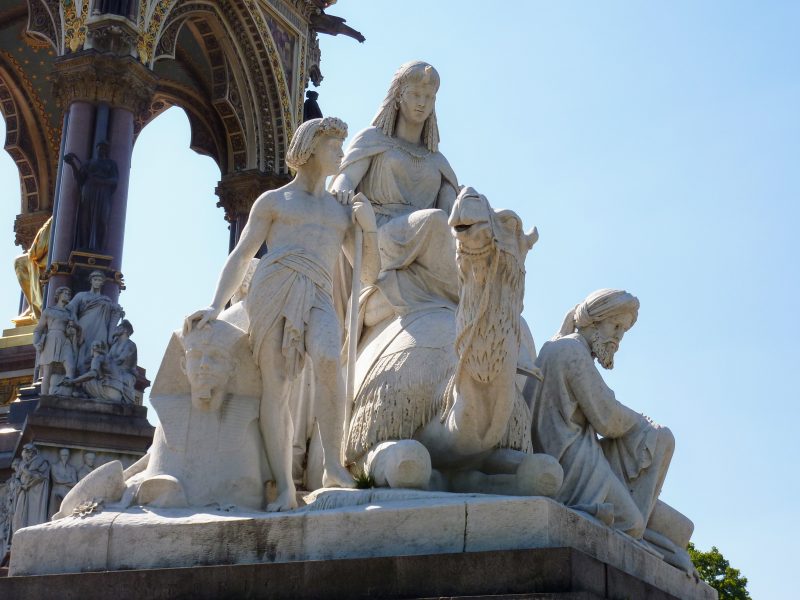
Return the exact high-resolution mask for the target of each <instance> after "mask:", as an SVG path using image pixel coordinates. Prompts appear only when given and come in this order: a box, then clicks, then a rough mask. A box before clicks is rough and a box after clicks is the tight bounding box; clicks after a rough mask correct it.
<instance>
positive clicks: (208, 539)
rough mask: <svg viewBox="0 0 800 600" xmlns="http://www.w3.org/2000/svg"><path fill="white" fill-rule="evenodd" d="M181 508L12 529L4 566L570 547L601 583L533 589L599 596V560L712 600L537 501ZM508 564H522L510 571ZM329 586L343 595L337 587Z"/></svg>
mask: <svg viewBox="0 0 800 600" xmlns="http://www.w3.org/2000/svg"><path fill="white" fill-rule="evenodd" d="M340 493H344V492H340ZM417 493H419V492H417ZM312 506H313V505H312ZM192 512H193V511H192V510H191V509H155V510H145V509H141V508H138V509H130V510H128V511H126V512H122V513H116V512H101V513H100V514H98V515H96V516H90V517H87V518H84V519H79V518H74V517H73V518H66V519H61V520H59V521H56V522H51V523H46V524H43V525H38V526H36V527H30V528H27V529H22V530H20V531H18V532H17V533H16V534H15V538H14V547H13V552H12V562H11V574H12V575H14V576H21V575H33V574H51V573H69V572H79V571H104V570H122V569H153V568H174V567H193V566H198V565H225V564H236V563H238V564H246V563H287V562H296V561H318V560H325V561H331V562H329V563H325V564H328V565H331V567H330V568H331V569H333V568H334V566H333V565H335V564H337V563H339V562H341V561H338V560H334V559H342V558H353V559H355V558H357V559H364V558H376V557H396V556H404V555H430V554H441V555H448V554H452V553H459V554H464V553H465V554H467V555H469V554H477V553H482V552H484V551H489V550H493V551H501V550H529V549H532V548H539V549H542V548H549V549H551V550H552V549H553V548H572V549H574V550H577V551H579V552H580V553H585V554H586V560H589V563H587V565H585V566H583V567H581V569H579V571H580V573H582V574H583V575H582V576H585V577H588V579H587V581H598V582H602V587H595V588H589V587H587V586H588V584H586V585H584V587H583V588H575V587H574V585H572V584H571V583H569V582H568V581H567V582H566V583H564V584H563V586H562V587H559V588H558V589H549V590H548V589H541V591H552V592H556V591H559V592H560V591H563V592H568V591H589V592H591V593H594V594H597V595H598V597H605V596H603V594H605V592H606V590H607V588H606V587H605V586H606V585H607V584H606V580H607V577H606V575H605V572H606V571H605V569H606V566H605V565H608V568H614V569H616V570H617V571H619V573H620V575H619V577H620V578H622V579H624V580H625V581H627V579H626V578H629V577H631V576H633V577H634V578H636V579H638V580H640V581H641V583H637V584H636V585H637V586H639V588H637V589H650V587H652V588H654V589H657V590H661V592H662V593H663V594H666V595H664V596H663V597H665V598H668V597H670V595H671V596H672V597H678V598H702V599H708V600H712V599H714V598H715V597H716V595H715V592H714V591H713V590H712V589H711V588H709V587H708V586H706V585H705V584H703V583H700V582H698V581H697V580H696V579H694V578H692V577H690V576H689V575H687V574H686V573H684V572H682V571H680V570H678V569H675V568H674V567H671V566H670V565H668V564H666V563H665V562H664V561H663V560H661V558H660V557H658V556H656V555H654V554H653V553H652V552H650V551H648V550H647V549H646V548H645V547H644V546H643V545H642V544H641V543H639V542H636V541H634V540H633V539H632V538H630V537H628V536H627V535H625V534H623V533H620V532H618V531H614V530H612V529H609V528H608V527H605V526H604V525H602V524H601V523H600V522H598V521H596V520H594V519H592V518H591V517H587V516H585V515H583V514H581V513H578V512H576V511H573V510H570V509H567V508H565V507H564V506H562V505H560V504H558V503H556V502H554V501H552V500H549V499H547V498H519V497H493V498H491V497H488V496H477V495H473V496H468V495H452V496H450V497H441V495H438V497H434V495H433V494H431V497H430V498H420V499H415V500H406V501H395V502H392V501H391V500H387V501H386V502H381V503H373V504H370V505H365V506H350V507H346V508H338V509H332V510H320V511H313V510H305V511H300V512H294V513H284V514H276V513H271V514H270V513H262V512H238V513H226V512H224V511H217V510H212V509H209V510H207V511H206V512H203V513H195V514H192ZM45 545H46V547H48V548H49V550H50V551H49V552H48V553H47V554H45V555H43V554H42V553H41V552H39V551H38V548H41V547H44V546H45ZM581 556H583V554H581ZM426 564H427V563H426ZM598 565H599V566H598ZM314 568H315V569H320V568H322V567H319V566H315V567H314ZM421 568H422V567H415V569H421ZM442 568H443V567H442V565H438V566H436V563H430V565H428V566H427V567H426V569H428V570H429V572H428V571H427V570H426V571H424V572H420V571H416V572H417V577H418V578H419V579H420V580H426V579H430V578H432V577H434V576H437V574H439V573H441V571H442ZM503 569H504V567H503V565H502V564H501V563H498V564H496V565H495V564H488V565H485V566H484V571H483V572H482V573H484V574H483V575H482V574H481V572H472V571H469V569H467V571H468V572H467V571H462V569H461V567H459V569H458V573H460V574H459V575H458V577H459V578H458V579H455V580H454V581H457V582H461V583H463V582H465V581H467V580H469V578H471V577H474V578H475V581H476V583H475V585H476V586H477V583H478V582H479V581H480V580H481V579H482V578H483V577H485V573H495V572H500V571H503ZM559 569H561V570H559ZM593 570H595V571H597V573H596V576H591V577H590V575H591V573H592V571H593ZM507 572H508V573H512V574H513V573H517V572H518V570H514V569H511V568H508V571H507ZM519 572H520V573H522V572H525V569H521V568H520V570H519ZM559 573H561V574H563V568H562V567H559V568H557V569H555V570H553V571H548V570H543V571H542V572H541V577H542V578H543V579H542V580H545V579H547V580H549V581H552V580H553V578H554V577H557V576H559ZM372 576H373V574H372V573H371V572H370V573H367V572H365V573H362V575H361V578H362V579H364V578H365V577H366V578H371V577H372ZM387 576H388V575H387ZM391 576H392V577H398V575H396V574H393V575H391ZM454 576H455V575H454ZM520 576H521V575H520ZM409 577H410V576H409ZM331 579H332V580H336V581H341V580H342V579H343V577H342V575H341V573H337V575H336V577H332V578H331ZM344 579H346V578H344ZM506 580H508V577H506ZM380 581H383V579H381V580H380ZM351 584H352V585H360V583H354V582H352V581H348V585H351ZM381 585H386V584H385V582H384V583H383V584H381ZM520 585H521V584H520ZM598 585H599V584H598ZM626 585H627V584H626ZM631 585H633V584H631ZM641 586H645V587H641ZM468 587H469V586H467V587H463V586H461V584H459V586H457V587H453V588H447V589H446V588H444V587H442V588H437V590H436V591H435V593H434V592H433V590H431V592H423V591H421V590H420V591H419V592H410V593H407V594H405V595H404V596H402V597H412V596H413V595H414V594H418V595H422V596H424V595H456V594H463V593H465V591H466V590H467V588H468ZM281 589H282V590H284V591H282V592H281V593H288V592H287V591H286V590H292V589H300V588H292V586H291V585H289V584H287V585H286V587H285V588H284V587H282V588H281ZM469 589H472V588H469ZM514 589H515V590H518V592H519V593H522V592H526V591H537V588H530V587H528V588H525V587H524V586H522V587H517V588H514ZM340 591H342V592H344V588H342V590H340ZM511 591H512V590H511V588H509V589H501V588H497V589H492V590H487V589H485V588H481V589H478V588H477V587H476V588H475V591H474V592H473V593H475V594H479V593H480V594H485V593H509V592H511ZM654 593H655V592H654ZM343 595H345V594H344V593H343ZM253 597H257V596H253ZM287 597H289V596H287ZM292 597H294V596H292ZM330 597H336V596H330ZM350 597H354V596H350ZM398 597H400V596H398ZM614 597H630V598H639V597H655V598H657V597H660V596H657V595H655V596H654V595H650V592H647V594H646V595H645V596H640V595H637V594H635V593H634V594H631V595H628V596H625V595H624V594H623V595H621V596H614Z"/></svg>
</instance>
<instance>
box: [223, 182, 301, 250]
mask: <svg viewBox="0 0 800 600" xmlns="http://www.w3.org/2000/svg"><path fill="white" fill-rule="evenodd" d="M289 180H290V178H289V177H288V176H281V175H275V174H274V173H265V172H264V171H259V170H257V169H251V170H248V171H236V172H234V173H228V174H226V175H223V176H222V180H221V181H220V182H219V184H217V188H216V190H214V191H215V192H216V194H217V196H219V202H217V206H221V207H222V208H224V209H225V220H226V221H227V222H228V223H229V224H230V225H229V227H230V230H231V235H230V241H229V243H228V252H231V251H233V249H234V247H235V246H236V243H237V242H238V241H239V236H240V235H241V234H242V230H243V229H244V226H245V225H246V224H247V218H248V217H249V216H250V208H251V207H252V206H253V203H254V202H255V201H256V199H257V198H258V197H259V196H260V195H261V194H263V193H264V192H266V191H267V190H274V189H277V188H279V187H281V186H283V185H286V184H287V183H289Z"/></svg>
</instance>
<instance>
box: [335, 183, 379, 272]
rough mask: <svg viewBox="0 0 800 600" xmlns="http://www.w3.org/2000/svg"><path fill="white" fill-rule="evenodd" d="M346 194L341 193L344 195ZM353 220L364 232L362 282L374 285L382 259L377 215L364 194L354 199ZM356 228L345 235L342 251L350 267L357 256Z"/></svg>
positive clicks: (350, 229)
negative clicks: (379, 249)
mask: <svg viewBox="0 0 800 600" xmlns="http://www.w3.org/2000/svg"><path fill="white" fill-rule="evenodd" d="M345 193H346V192H341V195H344V194H345ZM352 215H353V220H354V221H355V226H356V227H361V230H362V231H363V232H364V237H363V248H362V250H363V253H362V258H361V274H360V277H361V282H362V283H364V284H366V285H372V284H373V283H375V280H376V279H377V278H378V274H379V273H380V270H381V259H380V254H379V253H378V232H377V226H376V224H375V213H374V212H373V211H372V206H371V205H370V203H369V200H368V199H367V197H366V196H365V195H364V194H357V195H356V196H355V197H354V198H353V206H352ZM354 234H355V227H350V228H349V229H348V230H347V233H346V234H345V238H344V242H343V243H342V250H343V251H344V254H345V256H346V257H347V260H348V261H349V262H350V265H351V266H352V264H353V257H354V256H355V254H354V251H355V235H354Z"/></svg>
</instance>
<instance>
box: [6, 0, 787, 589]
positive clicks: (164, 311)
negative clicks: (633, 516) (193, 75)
mask: <svg viewBox="0 0 800 600" xmlns="http://www.w3.org/2000/svg"><path fill="white" fill-rule="evenodd" d="M329 12H330V13H332V14H336V15H339V16H342V17H345V18H346V19H347V20H348V24H350V25H352V26H353V27H355V28H356V29H358V30H360V31H361V32H362V33H363V34H364V35H365V36H366V38H367V41H366V42H365V43H364V44H363V45H360V44H358V43H357V42H355V41H354V40H351V39H349V38H343V37H341V36H340V37H337V38H332V37H324V36H323V38H322V42H321V45H322V61H323V62H322V71H323V74H324V76H325V79H324V81H323V84H322V86H320V88H318V90H317V91H319V92H320V99H319V101H320V105H321V107H322V110H323V112H324V113H325V114H326V115H335V116H339V117H341V118H343V119H344V120H345V121H347V122H348V123H349V124H350V127H351V134H352V133H355V132H356V131H358V130H359V129H361V128H363V127H366V126H367V125H368V124H369V122H370V120H371V119H372V117H373V115H374V113H375V112H376V110H377V108H378V105H379V104H380V102H381V100H382V99H383V96H384V94H385V92H386V88H387V86H388V83H389V80H390V78H391V76H392V73H393V72H394V70H395V69H396V68H397V67H398V66H399V65H400V64H401V63H403V62H405V61H407V60H412V59H422V60H426V61H429V62H430V63H432V64H433V65H434V66H436V67H437V69H438V70H439V72H440V74H441V79H442V85H441V88H440V90H439V94H438V97H437V115H438V117H439V126H440V131H441V138H442V142H441V150H442V152H443V153H444V154H445V156H447V158H448V159H449V161H450V163H451V165H452V166H453V168H454V170H455V172H456V174H457V175H458V178H459V182H460V183H462V184H466V185H471V186H473V187H475V188H476V189H478V190H479V191H480V192H482V193H484V194H486V196H487V197H488V198H489V200H490V202H492V203H493V205H494V206H495V207H498V208H511V209H514V210H516V211H517V212H518V213H519V214H520V216H521V217H522V219H523V222H524V223H525V225H526V227H532V226H533V225H536V226H538V228H539V231H540V234H541V239H540V241H539V243H538V244H537V245H536V246H535V247H534V249H533V251H532V252H531V253H530V254H529V257H528V261H527V269H528V273H527V280H526V283H527V292H526V302H525V311H524V316H525V317H526V319H527V320H528V323H529V324H530V325H531V328H532V330H533V333H534V336H535V337H536V340H537V344H538V345H541V344H542V343H543V342H544V341H546V340H547V339H548V338H549V337H550V336H552V335H553V334H554V333H555V331H556V330H557V329H558V327H559V325H560V323H561V319H562V318H563V316H564V313H565V312H566V311H567V310H568V309H569V308H571V307H572V306H573V305H574V304H576V303H577V302H579V301H580V300H581V299H583V297H585V296H586V295H587V294H588V293H589V292H591V291H593V290H594V289H597V288H601V287H620V288H625V289H627V290H629V291H631V292H632V293H634V294H636V295H637V296H638V297H639V298H640V300H641V304H642V308H641V311H640V316H639V321H638V323H637V324H636V326H635V327H634V328H633V329H632V330H631V332H630V333H629V334H628V335H626V337H625V340H624V341H623V344H622V347H621V350H620V352H619V354H618V355H617V360H616V367H615V369H614V371H612V372H607V373H604V374H605V375H606V376H607V381H608V383H609V385H611V387H612V388H613V389H614V390H615V391H616V393H617V397H618V398H619V399H620V400H621V401H622V402H624V403H626V404H628V405H629V406H631V407H632V408H634V409H636V410H639V411H641V412H644V413H646V414H648V415H649V416H651V417H652V418H653V419H654V420H655V421H657V422H658V423H661V424H664V425H667V426H669V427H670V428H671V429H672V430H673V432H674V434H675V437H676V440H677V448H676V453H675V457H674V459H673V462H672V467H671V469H670V472H669V475H668V476H667V480H666V484H665V487H664V491H663V493H662V499H664V500H665V501H667V502H668V503H670V504H671V505H673V506H674V507H676V508H677V509H678V510H680V511H682V512H684V513H685V514H686V515H688V516H689V517H690V518H692V519H693V520H694V522H695V526H696V527H695V535H694V540H695V542H696V544H697V545H698V546H699V547H701V548H704V549H705V548H709V547H710V546H711V545H716V546H718V547H719V548H720V550H721V551H722V552H723V554H725V556H726V557H727V558H728V559H729V560H730V561H731V562H732V563H733V565H734V566H736V567H738V568H740V569H741V570H742V571H743V573H744V574H745V575H746V576H747V577H748V578H749V579H750V586H749V588H750V590H751V593H752V595H753V597H754V598H770V599H774V598H792V597H794V596H795V595H796V592H794V590H793V589H791V588H790V585H791V583H790V581H791V578H790V577H789V576H788V575H787V574H788V573H791V572H792V570H793V566H794V561H793V559H792V558H790V553H791V552H792V551H793V545H790V544H791V543H792V542H793V541H794V540H796V539H798V538H799V537H800V528H798V525H797V522H798V520H797V516H796V513H797V509H798V503H797V498H798V497H800V485H798V476H800V469H798V466H797V461H798V458H800V452H798V442H797V440H796V433H795V432H796V429H797V426H796V424H795V421H794V418H793V416H794V409H795V408H796V406H797V405H798V400H800V393H798V388H797V386H796V385H795V384H794V382H793V379H792V378H793V375H792V373H796V372H797V370H798V367H797V361H798V358H800V355H799V353H798V351H797V343H798V339H800V320H798V319H797V318H795V312H796V311H797V309H798V301H797V298H798V292H800V289H798V288H800V284H799V283H798V280H799V278H798V270H799V269H798V264H797V263H798V259H799V258H800V252H798V250H797V245H796V244H797V230H798V227H799V226H800V218H799V216H798V208H797V202H798V200H799V199H800V40H798V37H797V32H798V26H799V25H800V4H797V3H791V2H777V1H776V2H764V3H752V2H688V1H687V2H670V3H662V2H651V3H643V2H641V3H639V2H603V3H590V2H548V3H544V2H514V3H506V4H501V3H487V2H478V1H461V2H449V1H447V2H445V1H442V2H427V1H417V0H406V1H404V2H402V3H398V2H389V1H384V0H381V1H372V2H364V1H357V0H340V1H339V3H337V4H336V5H335V6H333V7H332V8H331V9H330V10H329ZM188 144H189V128H188V121H187V119H186V118H185V116H184V115H183V113H182V112H181V111H179V110H177V109H173V110H170V111H168V112H167V113H165V114H164V115H163V116H161V117H159V118H158V119H157V120H156V121H155V122H154V123H153V124H152V125H150V126H148V127H147V128H146V129H145V130H144V132H143V133H142V134H141V135H140V137H139V139H138V141H137V144H136V148H135V151H134V157H133V166H132V175H131V188H130V195H129V201H128V217H127V218H128V222H127V233H126V246H125V257H124V259H123V272H124V273H125V277H126V281H127V284H128V290H126V291H125V292H123V294H122V296H121V298H120V302H121V303H122V304H123V305H124V306H125V308H126V310H127V313H128V316H129V317H130V319H131V320H132V321H133V323H134V326H135V327H136V333H135V334H134V336H133V339H134V341H136V342H137V344H138V345H139V350H140V362H141V363H142V365H143V366H144V367H146V369H147V372H148V375H149V376H150V378H151V379H153V378H154V377H155V374H156V371H157V368H158V364H159V361H160V357H161V355H162V353H163V351H164V348H165V346H166V343H167V341H168V338H169V332H170V331H171V330H172V329H175V328H177V327H178V326H179V325H180V322H181V319H182V317H183V315H185V314H187V313H189V312H191V311H192V310H194V309H196V308H199V307H201V306H204V305H206V304H207V303H208V302H209V301H210V299H211V296H212V294H213V289H214V285H215V281H216V277H217V274H218V273H219V270H220V268H221V266H222V263H223V262H224V259H225V253H226V250H227V239H228V232H227V228H226V225H225V223H224V221H223V218H222V210H221V209H219V208H216V207H215V203H216V197H215V196H214V186H215V185H216V182H217V181H218V179H219V176H220V174H219V170H218V169H217V167H216V165H215V164H214V163H213V162H212V161H211V160H210V159H208V158H205V157H201V156H198V155H195V154H193V153H192V152H191V151H190V150H189V149H188ZM0 181H2V184H3V188H4V189H5V190H6V198H5V200H4V201H3V202H2V203H0V211H1V212H0V222H3V223H6V224H7V225H6V227H7V232H8V235H7V237H6V242H4V243H3V244H0V264H6V265H9V268H8V270H7V271H5V274H2V273H0V285H1V286H2V289H12V288H13V287H14V285H15V284H14V277H13V272H12V271H11V270H10V261H11V259H12V257H13V255H14V254H15V253H16V252H17V250H18V249H17V248H15V247H14V246H13V236H12V235H11V228H12V224H13V219H14V216H15V215H16V214H17V212H18V210H19V199H18V194H19V186H18V179H17V175H16V173H15V171H14V166H13V163H12V162H11V160H10V158H8V156H7V155H5V154H2V156H0ZM16 304H17V297H16V295H15V293H13V292H11V293H9V294H4V297H3V298H0V312H1V313H2V314H5V315H8V317H10V316H11V315H13V314H14V312H15V309H16Z"/></svg>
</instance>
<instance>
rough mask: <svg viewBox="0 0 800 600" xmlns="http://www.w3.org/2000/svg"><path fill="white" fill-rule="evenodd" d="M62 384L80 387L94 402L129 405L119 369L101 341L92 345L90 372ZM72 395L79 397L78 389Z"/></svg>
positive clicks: (67, 379)
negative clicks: (115, 366)
mask: <svg viewBox="0 0 800 600" xmlns="http://www.w3.org/2000/svg"><path fill="white" fill-rule="evenodd" d="M61 384H62V385H65V386H78V385H80V386H81V389H82V390H83V392H84V393H85V394H86V395H87V396H88V397H89V398H93V399H94V400H102V401H105V402H120V403H122V404H127V403H128V402H127V399H126V398H125V395H124V393H123V390H124V388H125V385H124V384H123V382H122V380H121V379H120V377H119V373H118V371H117V369H115V368H114V365H113V362H112V359H111V358H110V357H109V355H108V350H107V349H106V344H105V343H104V342H101V341H100V340H96V341H95V342H93V343H92V362H91V364H90V368H89V370H88V371H86V372H85V373H84V374H82V375H80V376H78V377H76V378H75V379H71V378H65V379H64V380H63V381H62V382H61ZM72 395H73V396H79V395H80V392H79V391H78V390H77V389H76V390H75V392H73V394H72Z"/></svg>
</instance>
